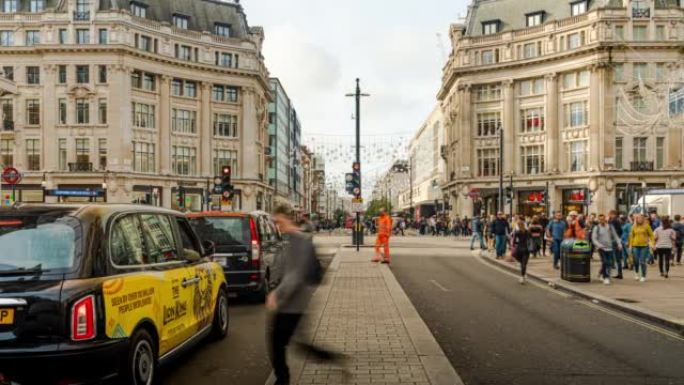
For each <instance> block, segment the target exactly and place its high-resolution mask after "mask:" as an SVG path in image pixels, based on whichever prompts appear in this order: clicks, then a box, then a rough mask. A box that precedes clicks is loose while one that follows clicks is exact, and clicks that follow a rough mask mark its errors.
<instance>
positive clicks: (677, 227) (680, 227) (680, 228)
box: [672, 214, 684, 265]
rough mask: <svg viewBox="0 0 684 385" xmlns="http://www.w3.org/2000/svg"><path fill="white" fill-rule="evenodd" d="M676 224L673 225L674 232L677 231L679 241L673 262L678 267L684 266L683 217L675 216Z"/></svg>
mask: <svg viewBox="0 0 684 385" xmlns="http://www.w3.org/2000/svg"><path fill="white" fill-rule="evenodd" d="M674 219H675V220H674V222H673V223H672V230H674V231H675V233H676V234H677V240H676V241H675V250H674V256H673V262H672V264H673V265H674V264H675V262H676V263H677V265H681V264H682V244H683V243H684V223H682V216H681V215H679V214H677V215H675V216H674Z"/></svg>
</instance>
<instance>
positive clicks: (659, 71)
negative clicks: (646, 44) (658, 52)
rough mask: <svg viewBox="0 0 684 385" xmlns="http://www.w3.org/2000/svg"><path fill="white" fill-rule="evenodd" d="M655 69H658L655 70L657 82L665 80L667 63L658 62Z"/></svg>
mask: <svg viewBox="0 0 684 385" xmlns="http://www.w3.org/2000/svg"><path fill="white" fill-rule="evenodd" d="M655 69H656V71H655V76H656V81H657V82H662V81H665V76H666V74H667V70H666V68H665V63H656V67H655Z"/></svg>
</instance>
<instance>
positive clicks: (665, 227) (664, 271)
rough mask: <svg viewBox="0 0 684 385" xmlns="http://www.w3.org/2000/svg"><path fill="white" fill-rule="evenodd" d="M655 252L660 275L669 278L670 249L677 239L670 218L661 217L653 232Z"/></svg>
mask: <svg viewBox="0 0 684 385" xmlns="http://www.w3.org/2000/svg"><path fill="white" fill-rule="evenodd" d="M654 236H655V254H656V256H657V258H658V268H659V269H660V276H661V277H665V278H669V276H670V259H671V258H672V249H674V247H675V242H676V240H677V233H676V232H675V231H674V230H673V229H672V226H671V224H670V218H668V217H663V218H662V219H661V221H660V227H658V228H657V229H656V230H655V232H654Z"/></svg>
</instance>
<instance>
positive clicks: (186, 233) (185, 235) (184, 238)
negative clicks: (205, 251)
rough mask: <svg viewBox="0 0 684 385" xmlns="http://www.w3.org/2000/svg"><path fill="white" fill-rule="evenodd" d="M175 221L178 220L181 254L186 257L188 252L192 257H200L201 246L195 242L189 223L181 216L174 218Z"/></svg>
mask: <svg viewBox="0 0 684 385" xmlns="http://www.w3.org/2000/svg"><path fill="white" fill-rule="evenodd" d="M176 221H177V222H178V231H179V232H180V240H181V243H182V245H181V246H182V247H183V254H184V255H185V257H186V258H188V255H189V254H190V255H192V256H193V257H196V259H200V258H201V257H202V248H201V247H200V245H199V244H197V241H196V237H194V236H193V234H192V228H191V227H190V223H188V221H187V220H185V219H183V218H176ZM193 254H196V255H193Z"/></svg>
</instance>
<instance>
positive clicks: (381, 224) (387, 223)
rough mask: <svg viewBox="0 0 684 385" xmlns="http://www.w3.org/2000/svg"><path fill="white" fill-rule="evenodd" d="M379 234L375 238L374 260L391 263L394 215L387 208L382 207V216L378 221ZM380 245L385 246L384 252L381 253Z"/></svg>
mask: <svg viewBox="0 0 684 385" xmlns="http://www.w3.org/2000/svg"><path fill="white" fill-rule="evenodd" d="M377 229H378V236H377V238H376V239H375V257H374V258H373V262H380V261H382V263H390V262H391V258H390V250H389V239H390V235H391V234H392V217H390V216H389V215H388V214H387V212H386V211H385V209H384V208H383V209H380V217H379V218H378V223H377ZM380 247H383V248H384V250H383V251H384V253H382V257H381V253H380Z"/></svg>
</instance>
